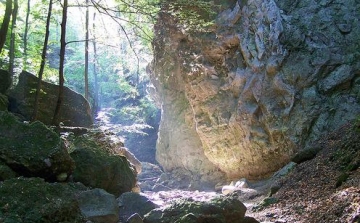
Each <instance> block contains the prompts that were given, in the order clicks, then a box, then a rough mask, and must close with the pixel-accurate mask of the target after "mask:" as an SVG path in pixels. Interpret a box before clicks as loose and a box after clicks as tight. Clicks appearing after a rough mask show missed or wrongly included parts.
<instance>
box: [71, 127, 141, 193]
mask: <svg viewBox="0 0 360 223" xmlns="http://www.w3.org/2000/svg"><path fill="white" fill-rule="evenodd" d="M108 142H109V141H107V140H106V136H104V135H103V134H102V133H101V132H99V133H88V134H85V135H81V136H77V137H75V138H68V139H66V144H67V145H68V147H69V149H70V151H71V153H70V155H71V157H72V158H73V159H74V160H75V163H76V168H75V170H74V173H73V175H72V176H73V179H74V181H78V182H81V183H83V184H84V185H85V186H89V187H93V188H101V189H104V190H106V191H107V192H109V193H111V194H113V195H115V196H119V195H120V194H122V193H125V192H129V191H132V190H133V188H135V186H136V170H135V168H134V167H133V165H131V163H130V162H129V161H128V159H127V158H126V157H125V156H122V155H119V154H116V150H114V148H113V147H112V146H111V144H107V143H108Z"/></svg>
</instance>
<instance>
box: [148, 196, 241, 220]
mask: <svg viewBox="0 0 360 223" xmlns="http://www.w3.org/2000/svg"><path fill="white" fill-rule="evenodd" d="M245 212H246V207H245V205H244V204H243V203H241V202H240V201H239V200H238V198H237V197H236V196H220V197H217V198H213V199H212V200H210V201H207V202H202V201H194V200H192V199H179V200H176V201H174V202H173V203H172V204H170V205H168V206H165V207H162V208H158V209H154V210H152V211H151V212H150V213H148V214H147V215H145V218H144V220H143V221H144V223H206V222H214V223H244V222H246V221H244V218H245Z"/></svg>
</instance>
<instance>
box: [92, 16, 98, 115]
mask: <svg viewBox="0 0 360 223" xmlns="http://www.w3.org/2000/svg"><path fill="white" fill-rule="evenodd" d="M95 18H96V13H95V12H94V15H93V39H94V40H93V41H92V43H93V49H94V61H93V72H94V82H95V83H94V91H95V96H94V111H95V112H98V111H99V83H98V76H97V71H96V61H97V52H96V36H95V33H96V32H95V31H96V25H95Z"/></svg>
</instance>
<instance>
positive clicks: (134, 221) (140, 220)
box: [126, 213, 143, 223]
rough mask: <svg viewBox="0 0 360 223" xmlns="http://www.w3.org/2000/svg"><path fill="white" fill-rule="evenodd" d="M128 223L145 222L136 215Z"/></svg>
mask: <svg viewBox="0 0 360 223" xmlns="http://www.w3.org/2000/svg"><path fill="white" fill-rule="evenodd" d="M126 223H143V220H142V218H141V217H140V215H139V214H137V213H135V214H133V215H131V216H130V217H129V218H128V219H127V221H126Z"/></svg>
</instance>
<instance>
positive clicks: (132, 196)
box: [117, 192, 158, 222]
mask: <svg viewBox="0 0 360 223" xmlns="http://www.w3.org/2000/svg"><path fill="white" fill-rule="evenodd" d="M117 201H118V205H119V207H120V212H119V213H120V220H121V221H123V222H125V221H129V220H128V219H129V218H130V217H131V216H133V215H134V214H137V215H139V217H140V218H143V217H144V215H145V214H147V213H149V212H150V211H151V210H153V209H155V208H158V205H156V204H154V203H153V202H151V201H150V200H149V199H148V198H147V197H145V196H142V195H140V194H137V193H132V192H128V193H123V194H122V195H121V196H120V197H119V198H118V199H117Z"/></svg>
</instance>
